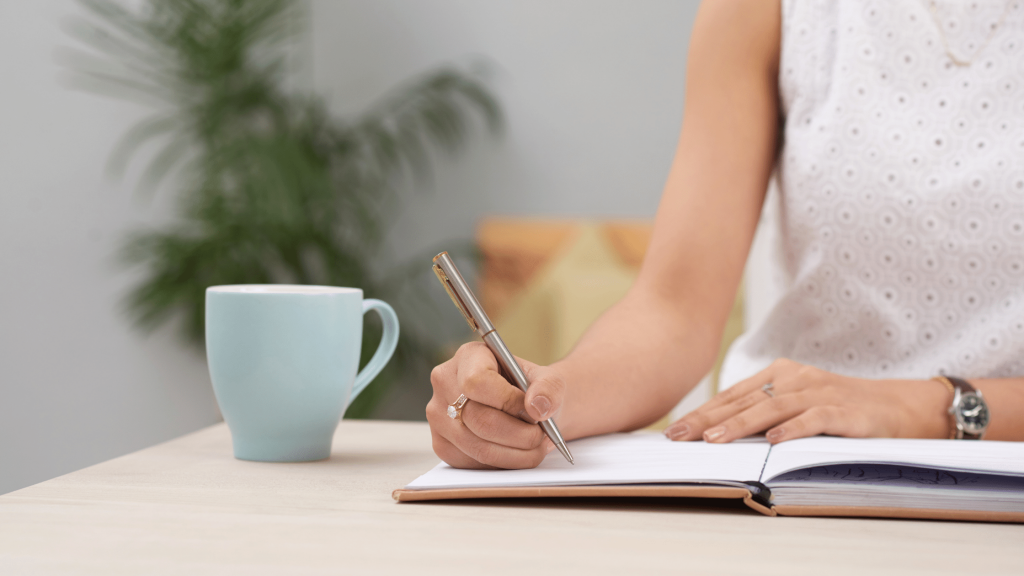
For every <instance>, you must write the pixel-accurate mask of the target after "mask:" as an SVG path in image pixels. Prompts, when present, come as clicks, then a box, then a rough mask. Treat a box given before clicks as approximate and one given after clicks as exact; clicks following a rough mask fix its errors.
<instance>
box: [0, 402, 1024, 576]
mask: <svg viewBox="0 0 1024 576" xmlns="http://www.w3.org/2000/svg"><path fill="white" fill-rule="evenodd" d="M437 461H438V460H437V458H436V457H435V456H434V455H433V453H432V452H431V449H430V431H429V429H428V428H427V426H426V424H421V423H400V422H372V421H344V422H342V423H341V425H340V426H339V427H338V430H337V432H336V434H335V438H334V450H333V452H332V456H331V458H330V459H328V460H323V461H320V462H309V463H298V464H270V463H260V462H244V461H240V460H236V459H235V458H234V457H232V454H231V438H230V435H229V433H228V430H227V428H226V427H225V426H224V425H223V424H219V425H215V426H211V427H209V428H206V429H203V430H200V431H199V432H196V433H194V434H189V435H187V436H183V437H181V438H178V439H176V440H172V441H170V442H166V443H164V444H160V445H157V446H154V447H152V448H147V449H145V450H142V451H139V452H136V453H134V454H129V455H127V456H123V457H121V458H117V459H114V460H111V461H109V462H104V463H102V464H98V465H96V466H92V467H90V468H86V469H84V470H80V471H78V472H74V473H72V474H68V475H66V476H62V477H60V478H56V479H53V480H49V481H47V482H43V483H41V484H37V485H35V486H31V487H29V488H25V489H22V490H18V491H16V492H12V493H10V494H7V495H4V496H0V574H5V575H6V574H33V575H36V574H50V573H75V574H103V575H109V574H143V573H144V574H246V575H252V574H282V573H287V574H339V573H354V574H365V573H389V574H390V573H395V574H399V573H404V574H417V575H419V574H446V575H452V574H467V575H468V574H480V573H488V574H517V575H522V574H535V573H540V574H545V573H552V574H555V573H557V574H561V575H567V574H581V573H588V574H605V573H609V574H644V573H649V574H654V573H657V572H658V571H664V570H673V572H677V571H679V570H680V569H682V570H685V571H686V572H692V573H697V574H738V573H742V574H755V573H756V574H804V573H814V574H819V575H820V574H829V575H831V574H846V573H852V574H859V575H863V574H866V573H870V572H873V571H876V570H882V571H883V572H896V571H897V570H898V571H899V572H901V573H920V574H928V575H929V576H935V575H936V574H955V575H957V576H963V575H964V574H967V573H970V574H981V575H984V576H990V575H993V574H1021V573H1024V526H1021V525H1010V524H981V523H968V522H937V521H911V520H872V519H849V518H846V519H839V518H784V517H776V518H770V517H767V516H762V515H760V514H757V513H755V512H753V511H751V510H749V509H747V508H746V507H744V506H742V505H739V504H733V503H721V504H715V503H714V502H710V503H709V502H707V501H687V502H678V501H670V500H643V499H632V500H616V499H604V500H599V499H590V500H571V499H561V500H552V501H514V500H504V501H487V502H480V501H476V502H473V501H466V502H447V503H401V504H399V503H396V502H394V501H393V500H392V498H391V491H392V490H394V489H395V488H400V487H402V486H404V485H405V484H406V483H408V482H409V481H411V480H412V479H414V478H416V477H417V476H418V475H420V474H422V473H423V472H426V471H427V470H429V469H430V468H431V467H432V466H434V465H435V464H436V463H437Z"/></svg>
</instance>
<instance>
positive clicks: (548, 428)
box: [434, 252, 573, 464]
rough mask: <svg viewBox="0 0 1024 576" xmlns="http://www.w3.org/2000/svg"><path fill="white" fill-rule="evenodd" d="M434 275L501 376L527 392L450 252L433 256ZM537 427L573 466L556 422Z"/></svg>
mask: <svg viewBox="0 0 1024 576" xmlns="http://www.w3.org/2000/svg"><path fill="white" fill-rule="evenodd" d="M434 274H436V275H437V279H438V280H440V281H441V284H443V285H444V289H445V291H447V292H448V296H450V297H451V299H452V302H454V303H455V306H456V307H457V308H458V309H459V311H460V312H462V316H463V317H465V318H466V323H467V324H469V327H470V328H471V329H472V330H473V331H474V332H476V333H477V335H479V336H480V338H481V339H482V340H483V341H484V344H487V347H488V348H490V350H491V353H492V354H494V357H495V358H496V359H497V360H498V365H499V366H500V367H501V369H502V375H503V376H504V377H505V378H508V379H509V380H511V381H512V382H513V383H514V384H515V385H516V386H518V387H519V389H520V390H522V391H523V392H526V390H527V388H529V387H530V381H529V380H527V379H526V373H525V372H523V369H522V367H520V366H519V363H518V362H516V359H515V357H514V356H512V353H511V352H509V350H508V346H505V342H504V341H503V340H502V339H501V336H498V331H497V330H495V329H494V325H493V324H491V319H490V318H488V317H487V313H486V312H484V308H483V306H481V305H480V302H479V301H478V300H477V299H476V296H474V295H473V291H472V290H470V289H469V284H466V280H465V279H464V278H463V277H462V274H460V273H459V269H458V268H456V267H455V262H453V261H452V259H451V256H448V253H447V252H441V253H440V254H438V255H437V256H434ZM538 424H539V425H540V427H541V430H544V433H545V434H547V435H548V438H550V439H551V441H552V442H553V443H554V444H555V448H558V451H559V452H561V453H562V456H565V459H566V460H568V461H569V464H572V463H573V461H572V454H570V453H569V448H567V447H566V445H565V440H563V439H562V433H561V432H559V431H558V426H556V425H555V421H554V419H551V418H549V419H547V420H544V421H543V422H539V423H538Z"/></svg>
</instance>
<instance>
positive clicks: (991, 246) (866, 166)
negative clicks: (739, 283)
mask: <svg viewBox="0 0 1024 576" xmlns="http://www.w3.org/2000/svg"><path fill="white" fill-rule="evenodd" d="M782 22H783V23H782V47H781V56H780V72H779V76H780V77H779V88H780V94H781V101H782V107H783V112H784V116H785V128H784V130H785V132H784V144H783V147H782V150H781V153H780V157H779V161H778V165H777V170H776V175H775V179H776V182H775V184H776V185H777V187H778V190H779V192H780V195H779V202H780V207H781V208H780V224H779V225H780V230H779V237H780V238H781V244H782V247H783V250H782V255H783V257H782V266H783V267H784V272H785V276H786V278H787V281H788V282H787V283H788V287H787V288H786V290H785V293H784V295H783V296H782V298H781V299H780V300H779V301H778V302H777V303H776V304H775V306H774V308H772V310H771V312H770V313H769V314H768V316H767V318H766V320H765V321H764V322H763V323H762V324H761V325H760V326H757V327H755V328H754V329H752V330H751V331H749V332H748V333H747V334H745V335H744V336H742V337H741V338H740V339H739V340H737V342H736V343H735V344H734V345H733V347H732V349H731V350H730V352H729V354H728V356H727V358H726V361H725V364H724V366H723V369H722V376H721V382H722V387H726V386H729V385H731V384H733V383H735V382H736V381H737V380H740V379H742V378H746V377H747V376H750V375H751V374H753V373H755V372H757V371H758V370H761V369H763V368H764V367H766V366H767V365H768V364H769V363H770V362H771V361H772V360H774V359H775V358H778V357H788V358H792V359H794V360H797V361H800V362H803V363H807V364H812V365H815V366H818V367H819V368H823V369H826V370H829V371H833V372H837V373H841V374H846V375H850V376H857V377H865V378H928V377H930V376H933V375H936V374H939V373H946V374H953V375H959V376H963V377H967V378H971V377H974V378H978V377H1000V376H1021V375H1024V0H1009V3H1007V0H978V1H971V2H967V1H966V0H962V1H961V0H944V1H939V2H937V3H936V4H935V5H934V6H933V7H932V8H931V9H930V8H929V4H928V3H927V0H924V1H921V0H875V1H859V0H784V1H783V17H782ZM947 47H948V49H949V51H950V52H952V53H953V55H955V56H956V57H957V58H958V59H961V60H970V64H969V65H968V66H958V65H956V64H955V63H954V62H953V59H952V58H951V57H950V55H949V54H947Z"/></svg>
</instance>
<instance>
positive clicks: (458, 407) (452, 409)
mask: <svg viewBox="0 0 1024 576" xmlns="http://www.w3.org/2000/svg"><path fill="white" fill-rule="evenodd" d="M466 402H469V398H466V395H465V394H459V397H458V399H456V400H455V402H452V403H451V404H449V405H448V417H449V418H451V419H452V420H458V421H459V422H461V421H462V407H463V406H465V405H466Z"/></svg>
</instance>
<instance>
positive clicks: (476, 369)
mask: <svg viewBox="0 0 1024 576" xmlns="http://www.w3.org/2000/svg"><path fill="white" fill-rule="evenodd" d="M484 353H486V354H487V355H488V356H490V354H491V352H490V350H487V349H486V347H485V348H484ZM452 393H453V394H455V396H456V397H458V394H459V393H462V394H465V395H466V397H467V398H469V399H470V400H473V401H474V402H479V403H481V404H484V405H486V406H490V407H492V408H495V409H497V410H501V411H502V412H505V413H506V414H511V415H513V416H515V417H517V418H523V419H528V418H530V416H529V414H528V413H527V411H526V409H525V403H524V400H525V396H526V395H525V394H524V393H523V391H522V390H520V389H519V388H517V387H515V386H514V385H512V384H510V383H509V381H508V380H505V378H503V377H502V376H501V374H499V373H498V371H497V364H496V363H495V362H494V356H490V363H488V362H486V361H483V360H482V359H481V360H480V361H476V360H474V361H471V362H466V363H464V364H460V365H459V366H458V367H457V374H456V389H455V390H453V391H452ZM454 400H455V398H452V401H454Z"/></svg>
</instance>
